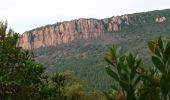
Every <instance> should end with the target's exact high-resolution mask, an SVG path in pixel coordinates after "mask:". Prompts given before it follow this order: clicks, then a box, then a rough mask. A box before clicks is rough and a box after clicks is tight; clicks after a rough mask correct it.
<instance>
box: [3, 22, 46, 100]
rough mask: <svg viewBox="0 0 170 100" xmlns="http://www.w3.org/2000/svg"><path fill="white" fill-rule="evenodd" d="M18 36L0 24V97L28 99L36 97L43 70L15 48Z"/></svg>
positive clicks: (27, 53) (30, 55)
mask: <svg viewBox="0 0 170 100" xmlns="http://www.w3.org/2000/svg"><path fill="white" fill-rule="evenodd" d="M18 38H19V34H18V33H15V32H13V31H12V30H11V29H9V30H8V29H7V22H0V97H1V99H10V98H11V99H14V100H15V99H17V100H18V99H19V100H20V99H21V100H23V99H25V100H27V99H30V98H34V97H36V95H38V84H39V82H40V76H41V74H42V73H43V71H44V68H43V67H42V66H41V65H39V64H37V63H35V61H34V55H33V54H32V53H30V52H29V51H28V50H22V49H21V48H20V47H17V46H16V45H17V41H18Z"/></svg>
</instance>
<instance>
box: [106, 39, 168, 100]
mask: <svg viewBox="0 0 170 100" xmlns="http://www.w3.org/2000/svg"><path fill="white" fill-rule="evenodd" d="M148 47H149V49H150V51H151V53H152V56H151V60H152V63H153V66H151V67H147V68H146V67H145V68H144V67H141V66H142V64H141V60H138V59H137V57H135V56H133V55H132V54H131V53H130V54H129V55H123V56H118V54H117V49H116V48H115V46H113V47H112V48H111V50H110V52H109V53H108V54H107V55H106V57H105V60H106V61H107V62H108V66H107V67H106V71H107V73H108V74H109V75H110V76H111V77H112V78H113V80H114V85H112V86H111V88H112V89H113V92H112V93H110V94H108V93H105V95H106V96H107V98H108V99H111V100H169V99H170V41H169V42H168V43H167V44H166V45H165V43H163V41H162V38H161V37H159V38H158V39H156V40H151V41H149V42H148Z"/></svg>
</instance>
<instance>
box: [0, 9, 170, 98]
mask: <svg viewBox="0 0 170 100" xmlns="http://www.w3.org/2000/svg"><path fill="white" fill-rule="evenodd" d="M168 11H169V10H164V11H153V12H149V13H136V14H132V15H129V16H130V17H132V18H131V20H132V21H131V22H134V23H131V24H130V25H129V26H128V27H127V26H125V27H124V28H123V30H122V31H121V32H118V33H105V35H104V36H103V37H102V38H100V39H89V40H81V39H80V40H75V41H73V42H72V43H70V44H69V45H68V44H63V45H58V46H53V47H45V48H40V49H36V50H33V51H28V50H23V49H22V48H21V47H16V44H17V40H18V38H19V34H18V33H15V32H14V31H12V30H11V29H8V28H7V22H1V23H0V99H2V100H107V99H108V100H151V99H152V100H169V99H170V80H169V79H170V74H169V73H170V72H169V71H170V68H169V67H170V42H168V41H170V40H169V38H170V35H169V31H170V24H169V23H170V22H169V20H168V19H169V18H170V14H169V13H167V12H168ZM155 16H165V17H166V18H167V20H166V21H165V22H163V23H155V19H154V18H155ZM144 20H145V21H144ZM147 20H148V21H147ZM146 22H147V23H146ZM161 36H162V37H161ZM155 38H156V39H155ZM113 44H114V45H113ZM112 45H113V46H112ZM107 51H108V52H107ZM129 52H133V53H129Z"/></svg>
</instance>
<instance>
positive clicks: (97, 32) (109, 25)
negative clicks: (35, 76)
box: [18, 9, 170, 49]
mask: <svg viewBox="0 0 170 100" xmlns="http://www.w3.org/2000/svg"><path fill="white" fill-rule="evenodd" d="M168 12H170V9H166V10H160V11H151V12H144V13H135V14H128V15H123V16H113V17H111V18H105V19H101V20H98V19H85V18H81V19H77V20H72V21H65V22H61V23H56V24H53V25H47V26H43V27H39V28H36V29H33V30H30V31H26V32H24V33H23V34H22V35H21V37H20V39H19V41H18V46H21V47H23V49H37V48H40V47H47V46H55V45H58V44H63V43H64V44H68V43H71V42H72V41H73V40H76V39H79V40H87V39H95V38H101V37H103V35H104V33H108V32H110V33H114V32H120V31H123V30H124V31H128V30H134V29H136V28H139V29H140V28H141V27H143V26H146V25H151V26H152V25H155V24H159V23H164V22H166V21H168V18H169V17H170V15H169V13H168Z"/></svg>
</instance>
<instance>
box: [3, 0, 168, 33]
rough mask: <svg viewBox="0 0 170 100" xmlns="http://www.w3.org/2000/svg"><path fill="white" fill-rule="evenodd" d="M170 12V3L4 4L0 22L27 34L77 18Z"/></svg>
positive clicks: (10, 0) (65, 0) (55, 0)
mask: <svg viewBox="0 0 170 100" xmlns="http://www.w3.org/2000/svg"><path fill="white" fill-rule="evenodd" d="M168 8H170V0H1V2H0V19H2V20H6V19H7V20H8V23H9V25H10V26H11V27H12V28H13V29H14V30H15V31H16V32H19V33H20V34H22V33H23V32H24V31H27V30H30V29H32V28H36V27H39V26H44V25H47V24H53V23H56V22H61V21H69V20H72V19H77V18H99V19H101V18H106V17H111V16H117V15H122V14H129V13H135V12H143V11H151V10H160V9H168Z"/></svg>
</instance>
